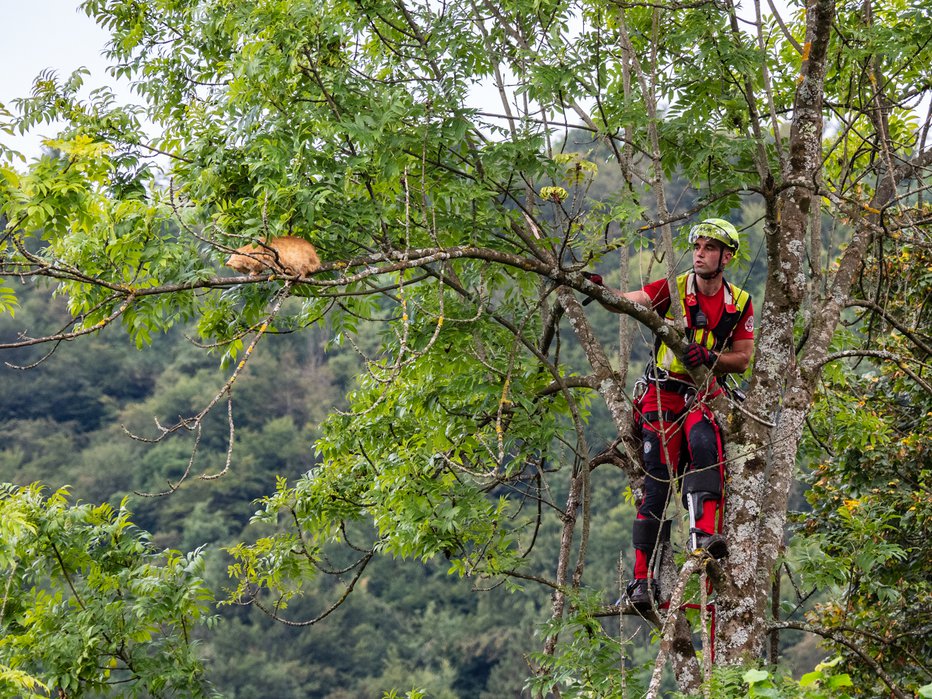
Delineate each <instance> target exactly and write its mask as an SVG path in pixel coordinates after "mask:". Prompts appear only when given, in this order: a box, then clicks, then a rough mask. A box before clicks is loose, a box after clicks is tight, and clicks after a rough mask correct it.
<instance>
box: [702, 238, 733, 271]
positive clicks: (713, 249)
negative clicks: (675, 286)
mask: <svg viewBox="0 0 932 699" xmlns="http://www.w3.org/2000/svg"><path fill="white" fill-rule="evenodd" d="M733 254H734V253H732V251H731V250H729V249H728V248H726V247H725V246H724V245H722V244H721V243H720V242H719V241H717V240H712V239H711V238H699V239H697V240H696V242H695V243H693V269H694V270H695V272H696V274H714V273H715V272H717V271H718V269H719V265H721V266H723V267H724V266H725V265H726V264H728V261H729V260H731V258H732V256H733Z"/></svg>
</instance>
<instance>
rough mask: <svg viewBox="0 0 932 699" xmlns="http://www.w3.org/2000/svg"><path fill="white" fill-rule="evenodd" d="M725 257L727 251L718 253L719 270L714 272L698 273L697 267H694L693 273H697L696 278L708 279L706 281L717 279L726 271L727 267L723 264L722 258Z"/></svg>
mask: <svg viewBox="0 0 932 699" xmlns="http://www.w3.org/2000/svg"><path fill="white" fill-rule="evenodd" d="M724 256H725V251H724V250H719V251H718V269H717V270H715V271H714V272H696V266H695V265H693V272H695V274H696V276H697V277H699V278H700V279H706V280H708V279H715V278H716V277H717V276H718V275H720V274H721V273H722V272H724V271H725V265H723V264H722V258H723V257H724Z"/></svg>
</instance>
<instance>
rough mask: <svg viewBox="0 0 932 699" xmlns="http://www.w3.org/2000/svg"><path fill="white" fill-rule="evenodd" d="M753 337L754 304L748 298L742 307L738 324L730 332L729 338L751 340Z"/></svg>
mask: <svg viewBox="0 0 932 699" xmlns="http://www.w3.org/2000/svg"><path fill="white" fill-rule="evenodd" d="M753 339H754V304H753V303H751V299H748V305H747V306H745V307H744V313H742V314H741V318H740V320H738V324H737V325H736V326H735V329H734V330H732V332H731V340H732V342H734V341H735V340H753Z"/></svg>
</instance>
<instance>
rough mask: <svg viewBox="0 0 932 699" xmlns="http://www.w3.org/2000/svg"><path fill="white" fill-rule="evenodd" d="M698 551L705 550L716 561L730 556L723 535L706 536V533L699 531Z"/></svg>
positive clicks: (697, 537) (697, 538)
mask: <svg viewBox="0 0 932 699" xmlns="http://www.w3.org/2000/svg"><path fill="white" fill-rule="evenodd" d="M696 549H705V550H706V551H708V552H709V555H710V556H712V558H714V559H715V560H716V561H718V560H720V559H722V558H725V557H726V556H727V555H728V544H727V543H726V542H725V537H724V536H722V535H721V534H706V533H705V532H702V531H697V532H696Z"/></svg>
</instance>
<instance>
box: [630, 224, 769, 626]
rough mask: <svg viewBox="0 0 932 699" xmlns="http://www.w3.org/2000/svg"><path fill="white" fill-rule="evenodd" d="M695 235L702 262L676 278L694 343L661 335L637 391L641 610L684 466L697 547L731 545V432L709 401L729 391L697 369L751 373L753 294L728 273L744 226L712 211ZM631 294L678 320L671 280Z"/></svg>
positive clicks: (653, 586)
mask: <svg viewBox="0 0 932 699" xmlns="http://www.w3.org/2000/svg"><path fill="white" fill-rule="evenodd" d="M689 242H690V244H691V245H692V254H693V269H692V271H690V272H687V273H685V274H682V275H680V276H678V277H677V279H676V287H677V290H678V293H679V299H680V304H678V305H679V307H680V308H682V309H683V312H684V315H685V325H686V339H687V340H688V341H689V346H688V349H687V351H686V354H685V356H684V357H683V359H682V360H680V359H679V358H677V357H676V356H674V354H673V352H672V350H671V349H670V348H669V347H667V346H666V345H665V344H663V343H661V342H660V341H659V340H658V341H657V343H656V346H655V349H654V356H653V357H652V360H651V362H650V364H649V365H648V368H647V371H646V372H645V375H644V378H643V379H641V381H640V382H639V386H640V390H639V391H637V392H636V394H637V393H640V394H642V395H640V396H638V395H636V401H635V411H636V416H637V419H638V422H639V424H640V428H641V437H642V439H643V455H644V459H643V461H644V469H645V472H646V476H645V479H644V486H643V492H644V497H643V499H642V501H641V504H640V506H639V507H638V514H637V519H636V520H635V522H634V529H633V533H632V539H633V543H634V556H635V558H634V580H632V581H631V583H630V584H629V585H628V589H627V594H628V599H629V600H630V602H631V603H632V604H633V605H634V606H635V607H638V608H641V607H649V606H650V605H651V600H652V597H653V599H654V600H656V599H659V597H660V590H659V586H658V584H657V582H656V581H655V580H654V579H653V576H652V574H651V558H652V556H653V553H654V549H655V547H656V544H657V542H658V540H660V538H661V537H662V536H663V532H664V529H665V527H664V511H665V510H666V506H667V501H668V499H669V496H670V482H671V479H672V478H673V477H676V476H678V475H680V474H682V478H683V483H682V491H683V498H684V500H685V503H686V507H687V509H688V511H689V526H690V547H691V550H696V549H700V548H703V549H706V550H707V551H708V552H709V554H710V555H712V556H713V557H715V558H723V557H724V556H726V555H727V553H728V548H727V546H726V543H725V539H724V537H722V535H721V534H719V533H717V532H719V531H720V530H721V520H720V518H719V515H720V513H721V509H722V503H723V502H724V458H723V455H724V449H723V444H722V435H721V430H720V429H719V427H718V425H717V423H716V420H715V416H714V414H713V413H712V411H711V409H710V408H709V407H708V406H707V405H706V402H705V400H706V399H707V398H712V397H714V396H716V395H718V394H719V393H721V390H722V389H721V387H719V386H718V385H717V384H716V383H715V380H714V378H713V379H712V382H711V384H709V385H708V386H706V387H703V388H699V387H697V386H696V384H695V383H694V382H693V379H692V378H691V377H690V375H689V372H688V369H695V368H698V367H700V366H705V367H707V368H709V369H711V370H712V371H713V372H714V374H725V373H742V372H744V371H745V370H746V369H747V368H748V365H749V364H750V361H751V356H752V354H753V352H754V310H753V307H752V305H751V296H750V294H748V293H747V292H746V291H744V290H742V289H739V288H738V287H736V286H734V285H732V284H730V283H728V282H727V281H726V280H725V278H724V276H723V272H724V269H725V266H726V265H727V264H728V263H729V262H730V261H731V259H732V257H734V255H735V253H736V252H737V250H738V244H739V238H738V231H737V230H736V229H735V227H734V226H733V225H732V224H731V223H729V222H728V221H725V220H724V219H720V218H710V219H706V220H705V221H702V222H701V223H699V224H697V225H696V226H693V228H692V229H691V230H690V232H689ZM623 295H624V296H625V297H626V298H628V299H629V300H631V301H634V302H636V303H639V304H641V305H643V306H647V307H650V308H653V309H654V310H656V311H657V312H658V313H659V314H660V315H662V316H664V317H665V318H666V319H668V320H669V321H671V322H672V320H673V317H674V313H675V312H676V311H675V309H676V308H677V304H673V303H672V302H671V298H670V289H669V286H668V284H667V280H666V279H659V280H657V281H654V282H651V283H650V284H647V285H646V286H645V287H643V288H642V289H638V290H636V291H631V292H627V293H625V294H623ZM684 437H685V442H686V451H685V452H684V451H683V441H684ZM681 466H682V467H683V468H681Z"/></svg>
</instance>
